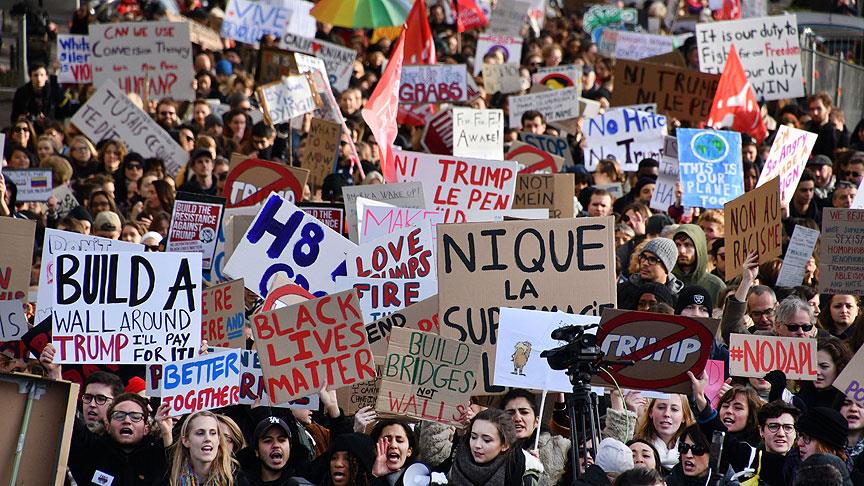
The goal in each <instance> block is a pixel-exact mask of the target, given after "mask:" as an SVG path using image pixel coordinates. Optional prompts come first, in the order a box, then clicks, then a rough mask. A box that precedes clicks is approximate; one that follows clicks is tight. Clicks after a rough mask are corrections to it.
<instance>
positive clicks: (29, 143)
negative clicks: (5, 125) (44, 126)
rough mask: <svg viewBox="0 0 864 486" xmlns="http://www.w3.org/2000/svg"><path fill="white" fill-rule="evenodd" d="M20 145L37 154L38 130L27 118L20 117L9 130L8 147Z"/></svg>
mask: <svg viewBox="0 0 864 486" xmlns="http://www.w3.org/2000/svg"><path fill="white" fill-rule="evenodd" d="M12 145H20V146H22V147H25V148H26V149H27V150H29V151H31V152H36V129H35V128H34V127H33V124H32V123H30V122H29V121H28V120H27V117H25V116H23V115H22V116H19V117H18V119H17V120H15V123H13V124H12V126H11V127H10V128H9V138H8V139H7V140H6V146H7V147H9V146H12Z"/></svg>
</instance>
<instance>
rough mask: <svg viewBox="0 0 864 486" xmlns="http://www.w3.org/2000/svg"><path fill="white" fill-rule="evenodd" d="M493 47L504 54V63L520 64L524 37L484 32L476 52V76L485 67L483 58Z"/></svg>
mask: <svg viewBox="0 0 864 486" xmlns="http://www.w3.org/2000/svg"><path fill="white" fill-rule="evenodd" d="M493 49H498V50H500V51H501V53H502V54H503V55H504V63H505V64H507V63H511V64H518V63H519V62H520V61H521V60H522V39H521V38H520V37H510V36H506V35H491V34H483V35H481V36H480V37H479V38H478V39H477V50H476V51H475V53H474V76H477V75H478V74H480V71H481V70H482V68H483V58H484V57H486V54H488V53H490V52H491V51H492V50H493Z"/></svg>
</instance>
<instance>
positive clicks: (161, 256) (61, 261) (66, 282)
mask: <svg viewBox="0 0 864 486" xmlns="http://www.w3.org/2000/svg"><path fill="white" fill-rule="evenodd" d="M200 302H201V254H200V253H130V252H91V253H82V252H68V253H62V254H59V255H57V259H56V279H55V284H54V291H53V292H52V293H51V305H52V310H51V318H52V342H53V344H54V346H55V347H56V348H57V358H56V361H57V362H58V363H88V364H89V363H94V364H101V363H118V364H141V363H166V362H171V361H181V360H184V359H188V358H191V357H193V356H195V355H196V354H197V352H198V348H199V347H200V346H201V306H200Z"/></svg>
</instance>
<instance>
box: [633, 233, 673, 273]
mask: <svg viewBox="0 0 864 486" xmlns="http://www.w3.org/2000/svg"><path fill="white" fill-rule="evenodd" d="M646 252H647V253H652V254H653V255H654V256H656V257H657V258H659V259H660V261H661V262H662V263H663V267H664V268H665V269H666V273H669V272H671V271H672V269H673V268H674V267H675V262H676V261H678V246H676V245H675V242H674V241H672V240H670V239H669V238H654V239H653V240H651V241H649V242H648V243H646V244H645V246H644V247H643V248H642V253H646Z"/></svg>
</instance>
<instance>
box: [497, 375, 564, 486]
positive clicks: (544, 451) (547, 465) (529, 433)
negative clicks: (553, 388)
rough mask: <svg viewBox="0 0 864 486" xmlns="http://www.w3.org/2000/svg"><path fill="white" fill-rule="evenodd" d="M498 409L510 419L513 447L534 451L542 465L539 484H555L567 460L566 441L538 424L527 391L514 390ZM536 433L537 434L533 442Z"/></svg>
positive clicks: (536, 411)
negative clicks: (541, 482) (514, 437)
mask: <svg viewBox="0 0 864 486" xmlns="http://www.w3.org/2000/svg"><path fill="white" fill-rule="evenodd" d="M501 409H502V410H504V411H505V412H507V414H508V415H510V417H511V418H512V419H513V426H514V428H515V429H516V438H517V440H518V442H517V444H518V445H519V446H520V447H521V448H522V449H523V450H526V451H529V452H530V451H531V450H535V449H534V445H535V444H537V449H536V451H537V454H538V456H539V459H540V462H542V463H543V474H542V475H541V481H543V482H545V484H557V483H558V481H559V480H560V479H561V476H562V475H563V474H564V466H565V465H566V464H567V462H568V461H569V460H570V458H569V455H568V454H569V452H568V451H569V450H570V440H569V439H568V438H567V437H564V436H561V435H552V434H550V433H549V432H548V431H546V430H544V429H545V426H543V425H541V424H540V418H541V417H540V416H539V415H537V414H538V410H537V400H536V398H535V397H534V395H533V394H532V393H531V392H529V391H528V390H524V389H521V388H514V389H512V390H510V391H509V392H507V393H506V394H505V395H504V396H503V397H502V398H501ZM537 434H539V435H540V438H539V440H537Z"/></svg>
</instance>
